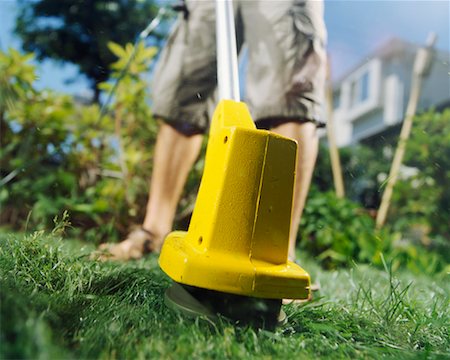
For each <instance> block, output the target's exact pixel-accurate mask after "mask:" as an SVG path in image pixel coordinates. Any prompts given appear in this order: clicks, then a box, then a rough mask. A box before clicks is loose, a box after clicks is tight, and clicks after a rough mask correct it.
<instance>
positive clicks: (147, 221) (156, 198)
mask: <svg viewBox="0 0 450 360" xmlns="http://www.w3.org/2000/svg"><path fill="white" fill-rule="evenodd" d="M202 139H203V135H201V134H198V135H192V136H186V135H184V134H182V133H180V132H178V131H177V130H175V129H174V128H173V127H171V126H170V125H167V124H165V123H163V124H162V125H161V128H160V130H159V133H158V137H157V140H156V146H155V157H154V166H153V174H152V178H151V182H150V193H149V198H148V202H147V210H146V215H145V218H144V222H143V228H144V229H146V230H148V231H150V232H152V233H153V234H154V235H155V237H156V238H155V240H156V241H158V242H159V243H160V245H162V242H163V240H164V236H166V235H167V233H168V232H170V231H171V230H172V224H173V220H174V217H175V212H176V210H177V205H178V201H179V199H180V197H181V193H182V191H183V188H184V185H185V182H186V179H187V176H188V175H189V172H190V171H191V169H192V166H193V165H194V163H195V161H196V159H197V157H198V154H199V152H200V148H201V145H202Z"/></svg>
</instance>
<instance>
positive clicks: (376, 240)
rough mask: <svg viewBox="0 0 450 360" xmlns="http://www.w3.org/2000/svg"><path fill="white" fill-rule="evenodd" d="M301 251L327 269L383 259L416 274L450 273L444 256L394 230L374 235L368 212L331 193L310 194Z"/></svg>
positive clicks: (303, 223) (376, 261) (301, 235)
mask: <svg viewBox="0 0 450 360" xmlns="http://www.w3.org/2000/svg"><path fill="white" fill-rule="evenodd" d="M299 247H300V249H302V250H305V251H307V252H308V253H309V254H310V255H312V256H314V257H315V258H316V259H317V260H318V261H319V262H320V263H321V264H322V266H324V267H325V268H335V267H339V266H349V265H351V264H352V263H354V262H359V263H372V264H374V265H377V266H382V265H383V258H384V259H385V260H386V261H389V262H390V263H392V266H393V268H394V269H398V268H399V267H408V268H409V269H410V270H412V271H413V272H415V273H427V274H433V273H437V272H441V271H447V270H448V268H447V265H446V264H447V261H446V259H445V254H444V256H443V255H441V254H439V253H437V252H435V251H430V249H429V248H427V247H425V246H423V245H421V244H417V243H415V242H413V241H410V240H408V239H405V238H404V236H403V234H402V232H398V231H395V230H393V229H392V228H385V229H382V230H380V231H375V222H374V220H373V218H372V217H371V216H370V215H369V213H368V212H367V211H366V210H365V209H363V208H361V207H360V205H358V204H357V203H355V202H352V201H350V200H347V199H339V198H337V197H336V195H335V194H334V192H331V191H329V192H325V193H322V192H320V191H317V190H315V189H313V190H312V191H311V194H310V198H309V200H308V202H307V205H306V208H305V211H304V215H303V217H302V221H301V224H300V231H299Z"/></svg>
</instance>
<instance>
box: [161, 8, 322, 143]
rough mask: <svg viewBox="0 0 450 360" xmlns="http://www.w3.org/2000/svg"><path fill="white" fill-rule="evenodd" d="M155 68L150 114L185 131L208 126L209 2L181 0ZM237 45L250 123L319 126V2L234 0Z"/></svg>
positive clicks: (212, 62) (211, 86) (212, 53)
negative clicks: (243, 57) (181, 12)
mask: <svg viewBox="0 0 450 360" xmlns="http://www.w3.org/2000/svg"><path fill="white" fill-rule="evenodd" d="M186 3H187V7H188V10H189V16H188V18H187V19H184V18H183V17H182V16H180V18H179V19H178V21H177V23H176V24H175V26H174V28H173V29H172V32H171V34H170V36H169V38H168V40H167V44H166V46H165V48H164V49H163V51H162V53H161V56H160V59H159V62H158V64H157V66H156V69H155V77H154V82H153V112H154V114H155V116H156V117H159V118H161V119H163V120H164V121H165V122H167V123H169V124H171V125H172V126H174V127H175V128H177V129H178V130H179V131H181V132H183V133H185V134H195V133H203V132H205V131H206V130H207V129H208V126H209V120H210V118H211V115H212V110H214V105H215V101H214V100H215V99H214V93H215V88H216V85H217V74H216V72H217V70H216V48H215V47H216V45H215V42H216V40H215V10H214V1H210V0H197V1H195V0H191V1H189V0H187V2H186ZM234 6H235V10H236V18H235V19H236V20H235V21H236V31H237V43H238V50H239V49H241V48H242V45H243V44H244V43H245V44H246V45H247V48H248V65H247V79H246V80H247V82H246V91H245V102H246V104H247V105H248V107H249V109H250V112H251V114H252V117H253V119H254V121H255V122H256V125H257V126H258V127H260V128H270V127H273V126H276V125H278V124H280V123H283V122H289V121H298V122H305V121H313V122H316V123H317V124H319V125H320V124H323V116H322V103H323V99H324V90H325V89H324V87H325V73H326V52H325V43H326V29H325V24H324V21H323V3H322V1H301V0H235V1H234Z"/></svg>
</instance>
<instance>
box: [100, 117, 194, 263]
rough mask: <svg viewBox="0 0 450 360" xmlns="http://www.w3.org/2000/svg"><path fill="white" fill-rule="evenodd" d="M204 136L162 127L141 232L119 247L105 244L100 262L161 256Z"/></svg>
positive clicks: (168, 126) (165, 126) (102, 247)
mask: <svg viewBox="0 0 450 360" xmlns="http://www.w3.org/2000/svg"><path fill="white" fill-rule="evenodd" d="M202 137H203V136H202V135H200V134H198V135H193V136H186V135H183V134H182V133H180V132H178V131H177V130H175V129H174V128H173V127H171V126H170V125H167V124H165V123H162V125H161V127H160V129H159V132H158V136H157V139H156V145H155V155H154V159H153V173H152V177H151V181H150V193H149V197H148V202H147V208H146V215H145V218H144V222H143V224H142V228H143V229H144V230H145V231H143V230H141V229H138V230H136V231H134V232H132V233H131V234H130V235H129V236H128V238H127V239H125V240H124V241H122V242H120V243H118V244H113V245H111V244H102V245H100V250H103V251H104V253H101V254H100V255H96V254H94V256H93V258H97V259H99V260H128V259H138V258H140V257H142V256H143V255H144V254H145V252H147V251H156V252H159V251H160V249H161V246H162V244H163V241H164V237H165V236H166V235H167V233H169V232H170V231H171V230H172V224H173V220H174V217H175V212H176V210H177V205H178V201H179V199H180V196H181V193H182V191H183V188H184V184H185V182H186V179H187V176H188V174H189V172H190V170H191V168H192V166H193V165H194V162H195V160H196V159H197V157H198V154H199V152H200V149H201V145H202Z"/></svg>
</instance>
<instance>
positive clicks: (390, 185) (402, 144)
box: [376, 33, 436, 229]
mask: <svg viewBox="0 0 450 360" xmlns="http://www.w3.org/2000/svg"><path fill="white" fill-rule="evenodd" d="M435 42H436V34H434V33H430V34H429V35H428V39H427V44H426V47H424V48H420V49H419V50H418V51H417V54H416V59H415V62H414V68H413V73H412V84H411V92H410V95H409V101H408V107H407V108H406V114H405V120H404V121H403V125H402V130H401V132H400V137H399V140H398V145H397V149H396V151H395V154H394V159H393V161H392V165H391V170H390V172H389V177H388V182H387V185H386V189H385V190H384V192H383V197H382V199H381V204H380V208H379V210H378V213H377V218H376V228H377V229H381V228H382V227H383V225H384V223H385V221H386V216H387V213H388V210H389V206H390V203H391V197H392V192H393V189H394V186H395V183H396V182H397V178H398V173H399V171H400V167H401V165H402V161H403V156H404V154H405V148H406V143H407V141H408V139H409V136H410V134H411V128H412V123H413V118H414V116H415V114H416V110H417V104H418V102H419V98H420V90H421V86H422V80H423V78H424V77H425V76H426V75H428V72H429V71H430V68H431V54H432V49H433V46H434V44H435Z"/></svg>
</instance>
